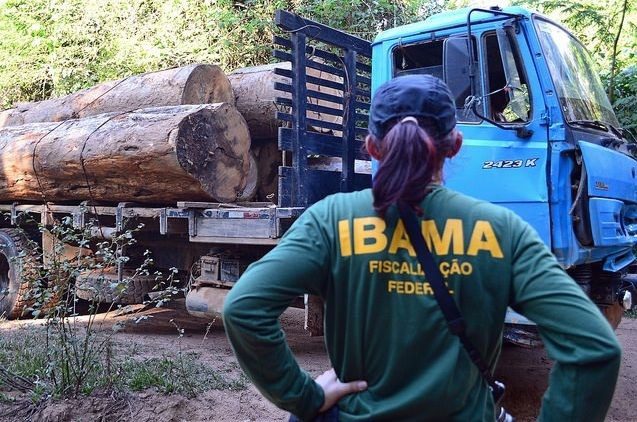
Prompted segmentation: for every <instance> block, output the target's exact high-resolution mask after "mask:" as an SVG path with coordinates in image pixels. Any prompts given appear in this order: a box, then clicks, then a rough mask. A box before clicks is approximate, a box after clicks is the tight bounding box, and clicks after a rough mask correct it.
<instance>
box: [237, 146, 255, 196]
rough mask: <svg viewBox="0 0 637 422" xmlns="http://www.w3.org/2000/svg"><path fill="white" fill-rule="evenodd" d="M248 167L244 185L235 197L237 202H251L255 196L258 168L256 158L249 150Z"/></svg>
mask: <svg viewBox="0 0 637 422" xmlns="http://www.w3.org/2000/svg"><path fill="white" fill-rule="evenodd" d="M249 161H250V167H249V170H248V174H247V175H246V184H245V186H244V188H243V189H242V190H241V192H239V194H238V195H237V201H238V202H248V201H252V200H253V199H254V197H255V196H256V195H257V187H258V185H259V167H258V165H257V158H256V155H255V154H254V151H253V150H250V160H249Z"/></svg>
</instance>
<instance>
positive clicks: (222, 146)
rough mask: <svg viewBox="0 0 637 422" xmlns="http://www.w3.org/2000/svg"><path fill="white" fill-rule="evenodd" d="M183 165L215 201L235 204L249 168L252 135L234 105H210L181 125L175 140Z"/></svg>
mask: <svg viewBox="0 0 637 422" xmlns="http://www.w3.org/2000/svg"><path fill="white" fill-rule="evenodd" d="M176 148H177V159H178V160H179V164H180V166H181V167H182V168H183V169H184V170H185V171H186V172H187V173H188V174H190V175H191V176H192V177H193V178H195V179H196V180H197V181H199V183H200V184H201V188H202V189H203V190H204V191H205V192H207V193H208V194H209V195H210V196H211V197H212V198H214V199H215V200H218V201H221V202H234V201H236V200H237V197H238V195H239V194H240V192H241V191H242V190H243V189H244V187H245V185H246V179H247V175H248V172H249V169H250V161H249V160H250V158H249V152H250V134H249V132H248V127H247V125H246V122H245V120H244V119H243V117H242V116H241V114H240V113H239V112H238V111H237V109H236V108H234V106H232V105H231V104H211V105H209V106H206V107H205V108H202V109H201V110H199V111H197V112H195V113H193V114H191V115H189V116H188V118H187V119H184V120H183V121H182V122H181V123H180V124H179V129H178V133H177V140H176Z"/></svg>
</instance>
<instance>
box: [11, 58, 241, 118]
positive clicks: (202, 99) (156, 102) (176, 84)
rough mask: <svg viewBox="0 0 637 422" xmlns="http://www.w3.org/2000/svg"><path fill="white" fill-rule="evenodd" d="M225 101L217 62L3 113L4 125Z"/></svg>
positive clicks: (226, 85)
mask: <svg viewBox="0 0 637 422" xmlns="http://www.w3.org/2000/svg"><path fill="white" fill-rule="evenodd" d="M222 102H225V103H230V104H234V95H233V93H232V87H231V86H230V82H229V81H228V78H227V77H226V76H225V74H224V73H223V71H222V70H221V69H220V68H219V67H218V66H215V65H209V64H191V65H188V66H184V67H179V68H174V69H167V70H162V71H159V72H150V73H144V74H141V75H134V76H130V77H128V78H124V79H120V80H117V81H110V82H104V83H102V84H99V85H96V86H94V87H92V88H87V89H84V90H82V91H79V92H76V93H74V94H70V95H67V96H65V97H60V98H54V99H50V100H45V101H39V102H33V103H19V104H17V105H16V107H15V108H13V109H10V110H6V111H4V112H2V114H0V128H1V127H8V126H16V125H22V124H29V123H37V122H61V121H63V120H68V119H76V118H83V117H88V116H94V115H98V114H104V113H109V112H124V111H133V110H137V109H140V108H148V107H159V106H174V105H182V104H207V103H222Z"/></svg>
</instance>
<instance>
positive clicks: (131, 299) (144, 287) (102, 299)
mask: <svg viewBox="0 0 637 422" xmlns="http://www.w3.org/2000/svg"><path fill="white" fill-rule="evenodd" d="M133 274H134V271H131V270H127V269H125V270H124V283H126V284H125V285H124V286H121V285H120V284H119V283H118V282H117V268H115V267H109V268H105V269H103V270H94V271H89V272H84V273H82V274H80V275H79V276H78V277H77V279H76V280H75V294H76V295H77V297H79V298H80V299H85V300H90V301H92V302H98V303H121V304H125V305H132V304H136V303H143V302H144V299H145V297H146V295H147V294H148V293H149V292H150V291H152V290H153V287H155V286H156V285H157V282H158V281H157V280H156V279H155V276H153V275H141V274H137V275H135V276H134V277H133ZM127 277H132V278H131V279H129V280H126V278H127ZM122 287H123V288H122Z"/></svg>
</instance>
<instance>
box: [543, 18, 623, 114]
mask: <svg viewBox="0 0 637 422" xmlns="http://www.w3.org/2000/svg"><path fill="white" fill-rule="evenodd" d="M535 26H536V28H537V31H538V36H539V39H540V44H541V46H542V52H543V53H544V57H545V58H546V64H547V65H548V68H549V73H550V75H551V78H552V79H553V83H554V84H555V89H556V91H557V95H558V97H559V99H560V103H561V105H562V111H563V113H564V117H565V118H566V120H567V121H568V122H576V121H578V120H599V121H602V122H603V123H606V124H610V125H612V126H619V122H618V121H617V117H616V116H615V113H614V112H613V108H612V107H611V104H610V101H609V100H608V97H607V96H606V92H605V91H604V87H603V85H602V83H601V80H600V78H599V74H598V72H597V71H596V70H595V63H594V62H593V60H592V59H591V58H590V56H589V54H588V52H587V51H586V48H584V46H583V45H582V44H581V43H580V42H579V41H578V40H577V39H576V38H574V37H573V36H572V35H571V34H570V33H568V32H567V31H565V30H564V29H562V28H560V27H559V26H557V25H555V24H553V23H551V22H548V21H545V20H542V19H538V18H536V19H535Z"/></svg>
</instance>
